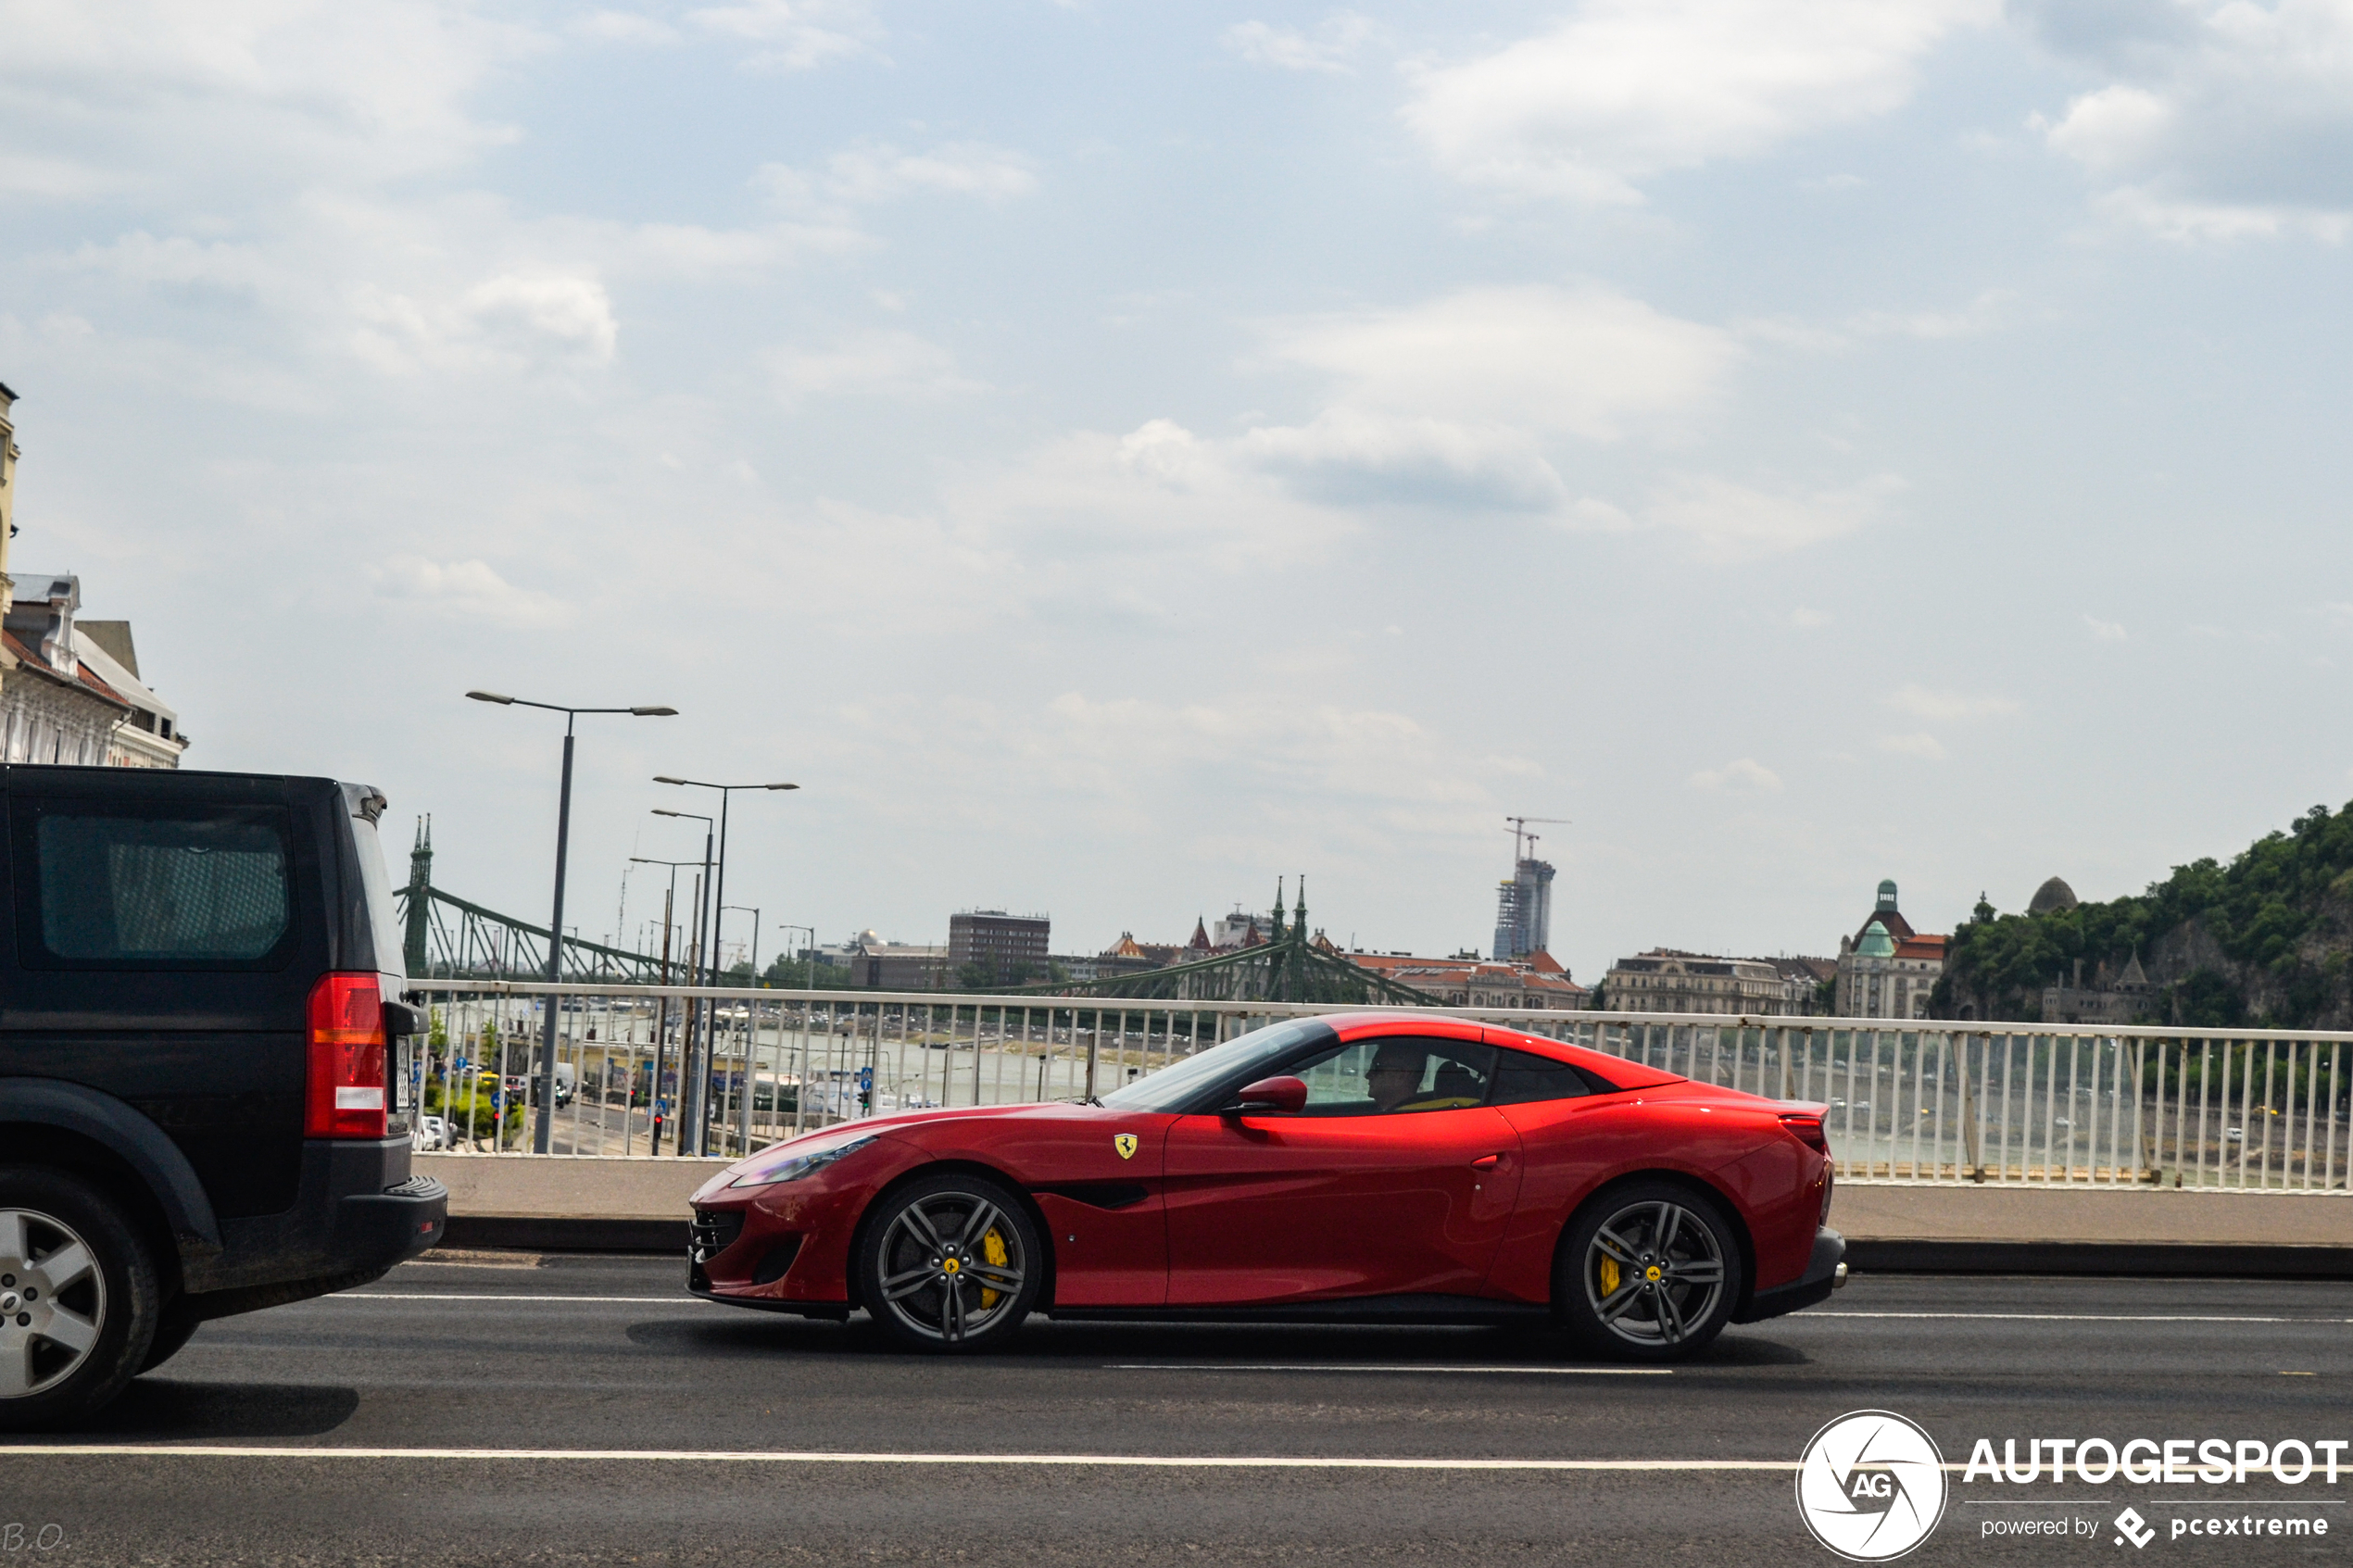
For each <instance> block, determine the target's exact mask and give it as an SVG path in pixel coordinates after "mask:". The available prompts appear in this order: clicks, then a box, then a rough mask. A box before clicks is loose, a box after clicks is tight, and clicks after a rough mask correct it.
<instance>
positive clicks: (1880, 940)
mask: <svg viewBox="0 0 2353 1568" xmlns="http://www.w3.org/2000/svg"><path fill="white" fill-rule="evenodd" d="M1855 950H1856V952H1857V953H1859V954H1861V955H1862V956H1863V957H1864V958H1867V959H1892V958H1894V956H1895V938H1894V937H1893V936H1890V935H1888V934H1887V927H1885V926H1883V925H1881V924H1880V922H1877V921H1873V922H1871V923H1870V924H1869V925H1867V926H1865V927H1864V928H1863V940H1862V942H1861V943H1860V944H1859V945H1858V946H1857V947H1856V949H1855Z"/></svg>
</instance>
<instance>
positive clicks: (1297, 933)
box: [393, 820, 1442, 1007]
mask: <svg viewBox="0 0 2353 1568" xmlns="http://www.w3.org/2000/svg"><path fill="white" fill-rule="evenodd" d="M393 897H394V901H395V902H396V905H397V906H398V908H399V913H400V917H401V930H402V933H403V940H402V944H401V949H402V957H403V958H404V960H406V966H407V968H408V971H409V978H410V979H412V980H418V981H427V982H430V981H434V980H451V981H466V980H537V979H543V978H545V977H546V975H547V927H546V926H544V925H534V924H532V923H531V922H529V921H522V920H517V919H516V918H515V917H513V916H512V915H504V914H500V913H499V912H498V911H497V910H496V909H488V908H485V907H484V906H483V905H481V904H476V903H473V902H472V901H471V900H469V899H465V898H460V897H458V896H457V895H455V894H452V893H446V892H444V891H442V890H441V889H440V888H438V887H435V886H434V884H433V829H432V825H431V823H430V822H425V821H423V820H420V821H419V822H418V824H417V835H416V841H415V843H414V844H413V845H412V846H411V847H410V848H409V882H408V884H407V885H406V886H404V887H401V888H400V889H398V890H397V891H396V893H395V894H394V896H393ZM682 977H683V974H682V972H681V969H680V968H677V967H673V975H672V978H673V979H677V978H682ZM562 978H563V979H565V980H567V981H573V982H576V983H578V984H580V985H658V984H661V982H662V980H663V972H662V960H661V959H660V958H659V957H656V956H654V955H651V954H647V953H633V952H629V951H627V950H626V949H623V948H620V947H607V946H605V945H604V944H602V943H599V942H584V941H582V940H580V939H579V938H577V937H569V936H568V937H566V938H565V939H564V945H563V975H562ZM996 994H999V995H1007V996H1038V997H1122V998H1131V999H1135V1000H1139V1001H1230V1002H1324V1003H1335V1004H1340V1005H1358V1006H1390V1007H1438V1006H1441V1005H1442V1004H1441V1001H1440V999H1439V998H1438V997H1433V996H1431V995H1430V994H1429V993H1428V992H1426V991H1418V990H1416V989H1415V988H1414V987H1413V986H1411V985H1403V984H1401V983H1400V982H1398V981H1394V980H1391V979H1390V978H1388V977H1387V976H1385V975H1380V974H1376V973H1374V972H1371V971H1369V970H1366V969H1363V968H1360V967H1358V966H1357V965H1355V964H1353V963H1351V962H1350V961H1349V960H1347V959H1346V958H1345V957H1344V956H1342V955H1341V954H1340V953H1339V952H1338V951H1336V950H1335V949H1334V948H1332V947H1331V946H1330V945H1329V944H1328V943H1326V942H1324V941H1322V940H1321V939H1320V938H1318V937H1315V936H1312V935H1309V927H1308V924H1307V881H1306V878H1304V877H1302V878H1301V879H1300V885H1299V898H1298V903H1297V905H1296V906H1295V907H1294V908H1293V909H1292V910H1291V911H1290V917H1289V918H1288V919H1286V918H1285V915H1284V910H1283V890H1282V884H1280V883H1277V884H1276V888H1275V922H1274V929H1273V932H1272V933H1271V935H1269V936H1268V937H1267V939H1266V940H1265V941H1264V942H1259V943H1255V944H1253V945H1252V946H1250V947H1242V948H1239V949H1238V950H1236V951H1234V952H1231V953H1220V954H1218V955H1216V956H1215V957H1214V958H1207V959H1197V960H1192V961H1190V962H1188V963H1177V964H1170V965H1168V966H1167V967H1165V968H1163V969H1149V970H1140V971H1136V972H1127V973H1119V974H1107V975H1102V976H1100V977H1098V978H1096V979H1093V980H1087V981H1076V982H1054V983H1050V984H1042V985H1018V986H1011V987H1006V988H1003V989H1002V990H1000V991H999V992H998V993H996ZM955 995H956V993H955V992H953V991H943V993H942V1000H947V999H950V998H951V997H954V996H955ZM845 999H848V998H847V997H845Z"/></svg>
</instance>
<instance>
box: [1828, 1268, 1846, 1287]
mask: <svg viewBox="0 0 2353 1568" xmlns="http://www.w3.org/2000/svg"><path fill="white" fill-rule="evenodd" d="M1845 1288H1846V1265H1845V1264H1844V1263H1841V1264H1840V1265H1839V1266H1838V1267H1837V1268H1836V1269H1833V1270H1832V1271H1831V1289H1832V1290H1843V1289H1845Z"/></svg>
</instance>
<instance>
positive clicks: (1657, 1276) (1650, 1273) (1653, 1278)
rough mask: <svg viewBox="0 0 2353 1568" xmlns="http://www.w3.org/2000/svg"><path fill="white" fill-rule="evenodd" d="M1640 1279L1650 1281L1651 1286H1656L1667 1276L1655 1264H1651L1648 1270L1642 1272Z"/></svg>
mask: <svg viewBox="0 0 2353 1568" xmlns="http://www.w3.org/2000/svg"><path fill="white" fill-rule="evenodd" d="M1642 1277H1643V1278H1644V1279H1646V1280H1648V1281H1650V1282H1651V1283H1652V1284H1653V1285H1656V1284H1657V1283H1658V1282H1659V1281H1660V1280H1662V1279H1664V1278H1666V1277H1667V1275H1666V1273H1665V1271H1663V1270H1662V1269H1660V1268H1659V1266H1658V1265H1657V1264H1656V1263H1653V1264H1652V1265H1651V1266H1650V1267H1649V1268H1647V1269H1644V1270H1643V1271H1642Z"/></svg>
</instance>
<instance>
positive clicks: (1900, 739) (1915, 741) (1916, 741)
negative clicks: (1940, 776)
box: [1879, 734, 1944, 762]
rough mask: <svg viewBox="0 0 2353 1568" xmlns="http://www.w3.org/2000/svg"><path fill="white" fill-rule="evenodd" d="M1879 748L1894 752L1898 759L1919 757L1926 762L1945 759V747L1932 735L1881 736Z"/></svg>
mask: <svg viewBox="0 0 2353 1568" xmlns="http://www.w3.org/2000/svg"><path fill="white" fill-rule="evenodd" d="M1879 748H1880V749H1881V751H1892V752H1894V754H1895V755H1896V756H1898V757H1917V758H1919V759H1921V760H1922V761H1926V762H1941V761H1943V760H1944V746H1941V745H1939V744H1938V743H1937V739H1936V737H1935V736H1934V735H1931V734H1910V735H1881V736H1880V737H1879Z"/></svg>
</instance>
